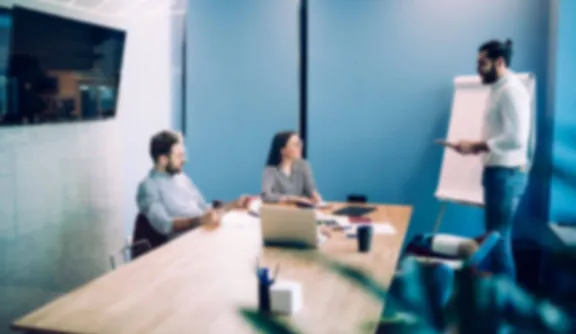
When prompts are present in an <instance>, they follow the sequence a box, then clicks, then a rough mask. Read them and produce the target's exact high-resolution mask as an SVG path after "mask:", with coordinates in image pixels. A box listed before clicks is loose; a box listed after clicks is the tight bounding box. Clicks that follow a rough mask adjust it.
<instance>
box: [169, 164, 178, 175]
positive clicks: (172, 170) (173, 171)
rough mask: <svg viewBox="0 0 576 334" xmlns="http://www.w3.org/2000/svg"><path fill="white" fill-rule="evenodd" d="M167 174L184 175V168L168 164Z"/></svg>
mask: <svg viewBox="0 0 576 334" xmlns="http://www.w3.org/2000/svg"><path fill="white" fill-rule="evenodd" d="M166 173H168V174H170V175H176V174H180V173H182V168H180V167H177V166H174V165H173V164H168V166H166Z"/></svg>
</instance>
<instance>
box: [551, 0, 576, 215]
mask: <svg viewBox="0 0 576 334" xmlns="http://www.w3.org/2000/svg"><path fill="white" fill-rule="evenodd" d="M558 4H559V7H558V14H557V15H558V17H557V23H556V24H557V26H556V28H557V39H556V45H557V47H556V52H555V55H554V56H555V67H556V70H555V80H554V86H555V101H554V107H555V110H554V155H553V164H554V173H553V178H552V204H551V212H550V216H551V217H550V218H551V220H553V221H561V222H573V223H576V211H575V210H574V204H575V203H576V169H575V166H576V131H575V129H576V1H572V0H559V2H558Z"/></svg>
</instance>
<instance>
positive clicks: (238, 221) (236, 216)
mask: <svg viewBox="0 0 576 334" xmlns="http://www.w3.org/2000/svg"><path fill="white" fill-rule="evenodd" d="M257 224H260V218H257V217H254V216H253V215H251V214H250V213H248V212H245V211H230V212H228V213H227V214H225V215H224V217H222V220H221V221H220V225H222V226H223V227H234V228H245V227H250V226H254V225H257Z"/></svg>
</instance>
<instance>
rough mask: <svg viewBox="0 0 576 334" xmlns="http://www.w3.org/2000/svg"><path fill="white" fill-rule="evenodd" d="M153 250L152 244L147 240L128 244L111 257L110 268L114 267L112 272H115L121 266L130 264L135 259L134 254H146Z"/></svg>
mask: <svg viewBox="0 0 576 334" xmlns="http://www.w3.org/2000/svg"><path fill="white" fill-rule="evenodd" d="M151 249H152V246H150V242H149V241H148V240H146V239H142V240H138V241H136V242H134V243H130V244H127V245H126V246H124V247H122V249H120V251H118V252H117V253H114V254H112V255H110V266H111V267H112V270H114V269H116V268H118V267H119V266H120V265H123V264H126V263H129V262H130V261H131V260H133V259H135V257H134V256H133V255H132V254H134V253H137V254H144V253H146V252H148V251H149V250H151Z"/></svg>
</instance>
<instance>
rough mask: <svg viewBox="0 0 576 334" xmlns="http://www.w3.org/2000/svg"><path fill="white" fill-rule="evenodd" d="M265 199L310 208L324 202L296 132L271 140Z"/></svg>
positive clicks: (283, 134)
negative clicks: (309, 206)
mask: <svg viewBox="0 0 576 334" xmlns="http://www.w3.org/2000/svg"><path fill="white" fill-rule="evenodd" d="M262 200H263V201H264V202H268V203H299V204H308V205H314V204H318V203H320V202H322V197H321V196H320V194H319V193H318V191H317V190H316V186H315V184H314V178H313V176H312V169H311V168H310V165H309V164H308V162H306V160H304V159H302V141H301V140H300V137H299V136H298V134H297V133H296V132H293V131H285V132H279V133H277V134H276V135H275V136H274V139H272V145H271V146H270V152H269V153H268V161H267V162H266V168H264V175H263V178H262Z"/></svg>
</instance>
